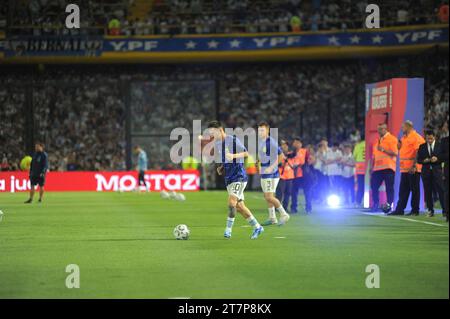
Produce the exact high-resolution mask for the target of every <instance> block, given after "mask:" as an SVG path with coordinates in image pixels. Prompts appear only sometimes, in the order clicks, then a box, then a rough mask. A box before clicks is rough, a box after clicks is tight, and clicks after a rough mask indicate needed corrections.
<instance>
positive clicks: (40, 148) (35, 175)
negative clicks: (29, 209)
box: [25, 142, 48, 204]
mask: <svg viewBox="0 0 450 319" xmlns="http://www.w3.org/2000/svg"><path fill="white" fill-rule="evenodd" d="M34 149H35V153H34V155H33V159H32V161H31V166H30V184H31V188H30V198H29V199H28V200H27V201H26V202H25V204H30V203H31V202H33V197H34V187H35V186H36V185H39V202H42V197H43V196H44V185H45V175H46V174H47V170H48V155H47V153H46V152H44V144H43V143H40V142H38V143H36V144H35V146H34Z"/></svg>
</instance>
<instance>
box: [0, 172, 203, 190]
mask: <svg viewBox="0 0 450 319" xmlns="http://www.w3.org/2000/svg"><path fill="white" fill-rule="evenodd" d="M145 180H146V182H147V185H148V186H149V189H150V191H156V192H159V191H162V190H165V191H198V190H199V189H200V175H199V172H198V171H195V170H189V171H183V170H173V171H147V172H146V174H145ZM137 186H138V182H137V172H133V171H126V172H122V171H120V172H49V173H47V176H46V179H45V189H46V190H47V191H56V192H80V191H92V192H109V191H125V192H127V191H132V190H135V189H136V188H137ZM29 189H30V182H29V179H28V172H0V192H11V193H15V192H24V191H28V190H29Z"/></svg>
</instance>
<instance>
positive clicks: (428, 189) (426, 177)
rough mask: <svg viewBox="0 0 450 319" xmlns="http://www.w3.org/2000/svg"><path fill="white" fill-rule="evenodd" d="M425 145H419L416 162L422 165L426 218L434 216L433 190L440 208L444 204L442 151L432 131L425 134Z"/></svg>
mask: <svg viewBox="0 0 450 319" xmlns="http://www.w3.org/2000/svg"><path fill="white" fill-rule="evenodd" d="M425 140H426V143H424V144H422V145H420V147H419V151H418V153H417V162H418V163H419V164H422V165H423V166H422V182H423V187H424V189H425V202H426V205H427V209H428V216H429V217H433V216H434V203H433V188H434V189H436V191H437V193H438V195H439V201H440V203H441V206H442V207H445V204H444V185H443V181H442V159H441V155H442V151H441V144H440V143H439V142H438V141H437V140H436V136H435V134H434V132H433V131H432V130H427V131H426V132H425Z"/></svg>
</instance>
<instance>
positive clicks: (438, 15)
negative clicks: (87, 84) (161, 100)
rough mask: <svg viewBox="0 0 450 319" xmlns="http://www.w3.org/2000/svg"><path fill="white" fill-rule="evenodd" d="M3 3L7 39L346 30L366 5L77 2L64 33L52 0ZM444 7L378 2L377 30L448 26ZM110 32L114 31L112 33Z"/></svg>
mask: <svg viewBox="0 0 450 319" xmlns="http://www.w3.org/2000/svg"><path fill="white" fill-rule="evenodd" d="M4 1H9V6H10V9H11V10H9V12H11V14H10V24H9V28H8V33H10V34H14V35H15V34H35V35H36V34H79V33H81V34H93V35H95V34H111V35H151V34H163V35H164V34H167V35H176V34H213V33H233V32H241V33H242V32H249V33H257V32H292V31H298V30H306V31H319V30H346V29H355V28H364V19H365V8H366V6H367V4H368V2H367V1H365V0H360V1H357V2H356V4H355V1H350V0H344V1H337V0H323V1H299V0H267V1H266V0H264V1H262V0H223V1H213V0H189V1H188V0H153V1H143V0H128V1H127V0H93V1H87V0H82V1H78V4H79V6H80V8H83V10H81V14H82V19H81V21H82V28H81V30H70V31H69V30H67V29H65V28H63V26H62V24H63V22H64V21H65V19H64V17H63V15H64V8H63V7H62V6H63V5H64V3H61V2H59V1H55V0H18V1H12V0H4ZM445 5H446V4H445V2H442V1H435V0H423V1H415V5H411V4H409V2H408V1H392V0H389V1H383V2H382V3H381V4H380V11H381V12H383V14H382V15H381V26H382V27H389V26H402V25H411V24H413V25H417V24H429V23H448V14H447V15H446V18H445V14H442V10H441V9H442V7H443V6H445ZM430 8H432V9H430ZM0 10H1V9H0ZM447 10H448V4H447ZM5 11H6V10H5ZM447 12H448V11H447ZM0 16H1V13H0ZM113 20H114V21H113ZM294 21H296V23H297V25H298V27H295V25H294ZM0 25H1V18H0ZM112 26H113V27H112ZM111 28H114V29H115V30H114V32H111ZM31 32H32V33H31Z"/></svg>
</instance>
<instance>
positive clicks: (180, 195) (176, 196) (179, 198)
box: [175, 193, 186, 202]
mask: <svg viewBox="0 0 450 319" xmlns="http://www.w3.org/2000/svg"><path fill="white" fill-rule="evenodd" d="M175 199H176V200H179V201H181V202H182V201H185V200H186V197H185V196H184V195H183V194H181V193H180V194H176V195H175Z"/></svg>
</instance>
